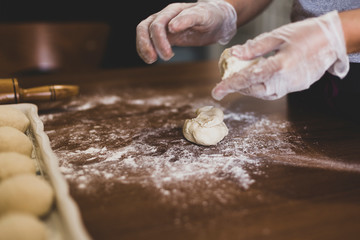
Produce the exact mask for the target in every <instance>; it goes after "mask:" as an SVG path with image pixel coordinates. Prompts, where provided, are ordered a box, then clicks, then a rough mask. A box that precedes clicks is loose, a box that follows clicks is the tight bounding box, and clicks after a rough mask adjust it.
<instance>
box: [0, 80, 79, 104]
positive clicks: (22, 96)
mask: <svg viewBox="0 0 360 240" xmlns="http://www.w3.org/2000/svg"><path fill="white" fill-rule="evenodd" d="M78 94H79V87H78V86H76V85H49V86H41V87H34V88H28V89H23V88H20V87H19V83H18V80H17V79H16V78H2V79H0V104H10V103H26V102H27V103H40V102H55V101H62V100H68V99H70V98H72V97H74V96H77V95H78Z"/></svg>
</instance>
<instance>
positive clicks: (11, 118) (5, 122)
mask: <svg viewBox="0 0 360 240" xmlns="http://www.w3.org/2000/svg"><path fill="white" fill-rule="evenodd" d="M29 125H30V121H29V119H28V118H27V117H26V115H25V114H24V113H23V112H22V111H20V110H19V109H16V108H13V107H9V106H0V127H1V126H8V127H14V128H16V129H18V130H20V131H22V132H25V131H26V129H28V128H29Z"/></svg>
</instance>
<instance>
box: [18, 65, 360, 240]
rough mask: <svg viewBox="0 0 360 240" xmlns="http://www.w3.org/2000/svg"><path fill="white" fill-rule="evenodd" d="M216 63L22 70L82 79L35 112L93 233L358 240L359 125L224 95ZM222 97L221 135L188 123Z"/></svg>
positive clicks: (29, 81) (51, 78) (280, 103)
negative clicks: (74, 91) (72, 94)
mask: <svg viewBox="0 0 360 240" xmlns="http://www.w3.org/2000/svg"><path fill="white" fill-rule="evenodd" d="M218 80H219V73H218V70H217V65H216V63H215V62H199V63H197V62H192V63H179V64H164V65H154V66H151V67H145V68H132V69H123V70H107V71H106V70H104V71H96V72H89V73H79V74H61V75H59V74H54V75H45V76H41V77H35V76H34V77H24V79H23V80H22V81H23V82H22V83H21V86H23V87H26V86H27V85H29V86H30V85H34V84H35V85H36V84H42V83H44V82H46V81H47V82H54V83H57V84H61V83H62V84H74V83H75V84H79V85H80V91H81V94H80V96H79V97H78V98H76V99H74V100H73V101H72V102H69V103H67V104H65V105H64V106H63V107H62V108H61V109H58V110H53V111H42V112H40V116H41V119H42V120H43V122H44V125H45V130H46V133H47V134H48V136H49V138H50V141H51V145H52V148H53V150H54V152H55V153H56V154H57V156H58V157H59V160H60V168H61V171H62V172H63V174H64V176H65V177H66V179H67V181H68V183H69V185H70V188H71V194H72V196H73V198H74V199H75V201H76V202H77V204H78V206H79V208H80V210H81V214H82V217H83V221H84V224H85V226H86V228H87V231H88V232H89V234H90V235H91V236H92V238H93V239H107V240H109V239H147V240H150V239H157V240H160V239H229V240H231V239H277V240H279V239H359V236H360V158H359V157H360V147H359V146H360V127H359V124H358V123H357V122H354V121H351V120H346V119H342V118H339V117H334V116H329V115H326V114H323V113H321V112H316V111H315V112H307V111H304V110H301V109H298V108H296V107H295V108H292V106H289V105H288V104H287V101H286V98H283V99H281V100H277V101H262V100H257V99H254V98H250V97H244V96H240V95H237V94H233V95H231V96H228V97H226V98H225V99H224V100H223V101H221V102H217V101H215V100H213V99H212V98H211V96H210V91H211V89H212V87H213V86H214V85H215V84H216V82H217V81H218ZM205 105H213V106H217V107H220V108H222V110H223V111H224V114H225V123H226V124H227V126H228V128H229V130H230V133H229V135H228V136H227V137H226V138H225V139H224V140H223V141H222V142H220V143H219V144H218V145H217V146H213V147H202V146H197V145H194V144H192V143H189V142H188V141H186V140H185V139H184V138H183V136H182V132H181V128H182V124H183V122H184V120H185V119H186V118H191V117H194V111H195V110H196V109H197V108H198V107H202V106H205Z"/></svg>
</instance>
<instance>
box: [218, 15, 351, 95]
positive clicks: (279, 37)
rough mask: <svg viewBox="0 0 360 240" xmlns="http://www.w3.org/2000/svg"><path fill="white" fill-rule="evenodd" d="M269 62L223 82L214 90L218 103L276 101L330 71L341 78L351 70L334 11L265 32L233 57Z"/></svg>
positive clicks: (244, 70)
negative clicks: (231, 98) (238, 97)
mask: <svg viewBox="0 0 360 240" xmlns="http://www.w3.org/2000/svg"><path fill="white" fill-rule="evenodd" d="M269 53H273V55H271V56H270V57H268V58H265V59H262V60H260V61H259V62H257V63H256V64H253V65H251V66H250V67H248V68H246V69H243V70H241V71H239V72H237V73H235V74H233V75H231V76H229V77H228V78H226V79H223V80H222V81H221V82H220V83H219V84H218V85H217V86H216V87H215V88H214V89H213V91H212V96H213V97H214V98H215V99H217V100H220V99H222V98H223V97H224V96H225V95H227V94H228V93H231V92H240V93H242V94H245V95H250V96H254V97H257V98H261V99H266V100H273V99H278V98H281V97H282V96H284V95H286V94H287V93H290V92H295V91H301V90H305V89H307V88H309V87H310V85H311V84H312V83H314V82H315V81H317V80H319V79H320V78H321V76H322V75H323V74H324V73H325V72H326V71H329V72H330V73H332V74H333V75H336V76H338V77H340V78H343V77H345V75H346V74H347V72H348V70H349V59H348V56H347V53H346V46H345V40H344V35H343V31H342V26H341V21H340V18H339V15H338V13H337V12H336V11H334V12H330V13H328V14H326V15H323V16H321V17H317V18H311V19H307V20H304V21H301V22H297V23H291V24H288V25H285V26H283V27H280V28H278V29H276V30H274V31H272V32H270V33H264V34H262V35H260V36H258V37H256V38H255V39H254V40H249V41H248V42H246V43H245V44H244V45H242V46H241V45H237V46H233V47H232V48H231V54H232V55H233V56H235V57H238V58H239V59H242V60H250V59H254V58H256V57H259V56H263V55H265V54H269Z"/></svg>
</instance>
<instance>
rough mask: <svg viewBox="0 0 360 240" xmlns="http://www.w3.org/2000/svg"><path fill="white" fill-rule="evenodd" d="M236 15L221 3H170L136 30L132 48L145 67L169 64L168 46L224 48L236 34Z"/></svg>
mask: <svg viewBox="0 0 360 240" xmlns="http://www.w3.org/2000/svg"><path fill="white" fill-rule="evenodd" d="M236 19H237V16H236V11H235V9H234V7H233V6H232V5H231V4H229V3H227V2H225V1H224V0H199V1H198V2H196V3H173V4H170V5H168V6H167V7H166V8H164V9H163V10H162V11H160V12H158V13H155V14H153V15H151V16H150V17H148V18H147V19H145V20H143V21H142V22H141V23H140V24H139V25H138V26H137V28H136V48H137V51H138V54H139V56H140V57H141V58H142V59H143V60H144V61H145V62H146V63H149V64H150V63H153V62H155V61H156V60H157V56H158V55H159V56H160V57H161V58H162V59H164V60H169V59H170V58H171V57H173V55H174V53H173V51H172V49H171V46H174V45H176V46H203V45H206V44H211V43H215V42H219V43H221V44H226V43H228V42H229V41H230V39H231V38H232V37H233V36H234V35H235V33H236Z"/></svg>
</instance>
